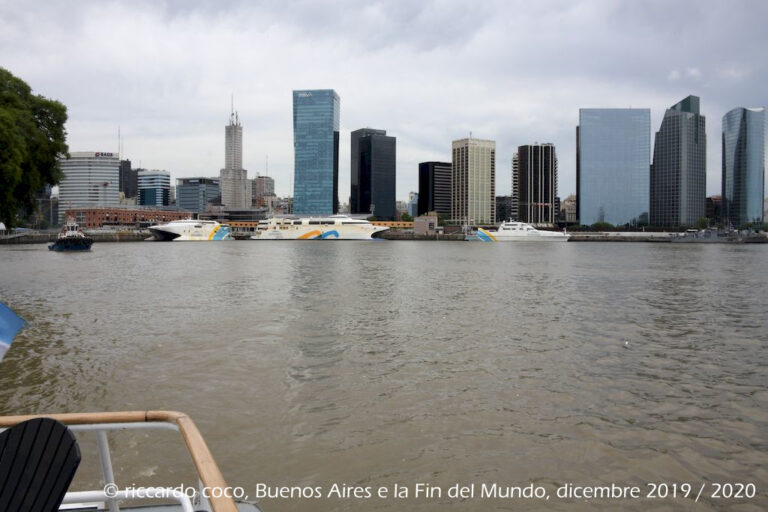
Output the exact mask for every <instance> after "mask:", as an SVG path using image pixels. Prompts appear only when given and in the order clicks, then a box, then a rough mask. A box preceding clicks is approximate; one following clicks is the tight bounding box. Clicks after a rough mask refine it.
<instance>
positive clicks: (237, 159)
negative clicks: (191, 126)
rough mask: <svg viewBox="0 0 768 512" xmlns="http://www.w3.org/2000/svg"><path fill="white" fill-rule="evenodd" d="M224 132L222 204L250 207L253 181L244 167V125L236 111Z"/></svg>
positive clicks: (230, 117) (221, 182) (220, 176)
mask: <svg viewBox="0 0 768 512" xmlns="http://www.w3.org/2000/svg"><path fill="white" fill-rule="evenodd" d="M224 133H225V148H224V168H223V169H222V170H221V173H220V174H219V186H220V187H221V204H222V205H224V206H225V207H226V208H250V207H251V197H252V195H253V194H252V191H253V188H252V187H253V183H252V182H251V180H249V179H248V171H247V170H245V169H243V127H242V126H241V125H240V119H239V118H238V116H237V113H236V112H234V111H233V112H232V113H231V114H230V116H229V124H228V125H227V126H226V127H225V128H224Z"/></svg>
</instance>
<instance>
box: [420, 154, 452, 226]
mask: <svg viewBox="0 0 768 512" xmlns="http://www.w3.org/2000/svg"><path fill="white" fill-rule="evenodd" d="M452 169H453V165H452V164H451V163H450V162H421V163H420V164H419V210H418V211H419V215H424V214H426V213H429V212H437V213H438V214H439V215H442V216H443V217H445V218H446V219H449V218H450V217H451V180H452V179H453V178H452V177H451V174H452Z"/></svg>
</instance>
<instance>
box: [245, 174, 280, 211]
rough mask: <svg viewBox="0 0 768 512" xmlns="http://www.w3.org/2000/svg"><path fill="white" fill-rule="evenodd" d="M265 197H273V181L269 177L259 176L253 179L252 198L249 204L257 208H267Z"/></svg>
mask: <svg viewBox="0 0 768 512" xmlns="http://www.w3.org/2000/svg"><path fill="white" fill-rule="evenodd" d="M267 197H275V180H274V178H272V177H270V176H261V175H259V174H257V175H256V177H255V178H253V198H252V201H251V204H252V205H253V206H255V207H257V208H262V207H265V206H267V203H268V202H269V200H267V199H265V198H267Z"/></svg>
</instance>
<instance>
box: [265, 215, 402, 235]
mask: <svg viewBox="0 0 768 512" xmlns="http://www.w3.org/2000/svg"><path fill="white" fill-rule="evenodd" d="M386 229H389V228H386V227H382V226H374V225H373V224H371V223H370V222H368V221H367V220H365V219H355V218H352V217H350V216H348V215H331V216H329V217H273V218H271V219H267V220H262V221H259V226H258V231H257V232H256V233H255V234H254V235H253V236H251V239H252V240H370V239H371V238H373V234H374V233H378V232H379V231H385V230H386Z"/></svg>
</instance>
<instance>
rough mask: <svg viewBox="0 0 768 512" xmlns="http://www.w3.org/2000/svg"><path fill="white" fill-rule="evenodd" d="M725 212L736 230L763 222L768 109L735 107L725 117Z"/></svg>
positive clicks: (723, 185)
mask: <svg viewBox="0 0 768 512" xmlns="http://www.w3.org/2000/svg"><path fill="white" fill-rule="evenodd" d="M722 187H723V209H724V213H725V220H726V222H727V223H728V224H730V225H731V226H733V227H735V228H739V227H741V226H743V225H744V224H747V223H762V222H763V190H764V188H765V109H764V108H741V107H740V108H735V109H733V110H731V111H730V112H728V113H727V114H725V115H724V116H723V182H722Z"/></svg>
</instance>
